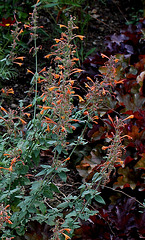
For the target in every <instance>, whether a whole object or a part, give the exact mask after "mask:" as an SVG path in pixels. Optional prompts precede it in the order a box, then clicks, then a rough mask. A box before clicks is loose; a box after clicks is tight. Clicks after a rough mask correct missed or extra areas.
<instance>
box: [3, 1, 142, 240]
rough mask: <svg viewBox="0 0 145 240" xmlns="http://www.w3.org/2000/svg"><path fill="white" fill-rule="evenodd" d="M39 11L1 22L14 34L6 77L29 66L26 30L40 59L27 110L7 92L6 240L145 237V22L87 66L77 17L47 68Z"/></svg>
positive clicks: (65, 27)
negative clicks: (23, 48)
mask: <svg viewBox="0 0 145 240" xmlns="http://www.w3.org/2000/svg"><path fill="white" fill-rule="evenodd" d="M49 4H51V3H49ZM55 4H56V6H58V2H57V1H56V3H55ZM76 5H77V4H76V3H74V4H72V6H75V7H76ZM39 6H40V2H39V1H37V3H36V4H34V6H33V12H32V13H31V14H30V17H29V21H27V23H25V24H24V26H23V27H22V25H21V24H22V23H20V22H18V21H17V18H16V17H15V18H14V19H12V18H11V19H10V18H9V19H8V18H7V19H6V18H5V19H3V21H2V23H1V27H7V26H8V27H9V26H12V27H13V28H12V40H11V48H10V51H8V55H7V56H6V57H4V56H3V54H4V53H3V52H2V59H1V64H2V66H1V69H2V71H1V76H2V77H3V80H6V79H9V78H11V77H13V75H12V71H11V69H12V68H13V67H14V66H16V65H15V64H17V65H18V66H21V67H23V66H24V65H25V58H26V56H20V55H18V50H17V47H18V45H19V41H21V34H22V35H23V33H24V32H25V33H27V34H30V37H29V42H30V43H31V48H30V49H29V54H32V56H33V62H34V65H33V69H31V66H29V67H28V68H27V76H32V78H31V82H30V88H29V90H28V91H27V95H26V98H25V99H24V100H20V101H19V105H18V106H17V109H11V108H10V107H9V106H8V104H6V106H5V99H7V98H8V97H9V98H10V99H11V95H14V94H15V92H14V90H13V88H5V87H3V88H1V106H0V129H1V134H0V156H1V160H0V234H1V239H7V240H8V239H19V237H20V238H21V239H55V240H59V239H62V240H63V239H73V240H75V239H87V240H89V239H114V240H117V239H139V238H144V237H145V230H144V229H145V221H144V220H145V211H144V206H145V205H144V191H145V182H144V177H145V164H144V162H145V160H144V157H145V149H144V139H145V136H144V128H145V125H144V111H145V93H144V76H145V72H144V65H145V62H144V54H145V53H144V52H145V48H144V26H145V20H144V19H142V20H140V22H139V23H138V25H136V26H134V25H129V26H128V27H126V28H125V29H123V30H122V31H121V33H120V34H118V35H115V34H113V35H111V36H108V37H107V38H106V51H105V52H103V53H100V52H98V53H97V54H96V55H94V56H90V57H88V58H87V59H86V60H85V61H83V63H82V66H80V67H78V66H79V58H78V51H77V46H76V42H77V41H76V39H80V41H83V40H84V38H85V36H83V35H82V34H79V29H78V27H77V25H76V18H75V17H72V16H70V17H69V20H68V23H65V24H64V23H62V24H59V27H60V29H61V31H60V32H61V33H60V37H57V38H55V39H54V44H53V45H52V47H51V52H49V53H47V54H45V55H44V56H43V57H44V59H43V61H45V62H46V63H47V64H46V65H45V66H44V62H43V64H42V65H43V67H42V66H41V64H39V51H41V45H39V33H40V32H41V31H40V29H42V26H40V24H39V18H38V9H39ZM47 7H50V5H49V6H47ZM6 25H7V26H6ZM32 43H33V44H32ZM23 62H24V64H23ZM7 66H10V67H12V68H9V67H7ZM34 66H35V67H34ZM14 69H15V67H14ZM5 70H7V71H8V70H10V71H8V73H10V74H5V72H6V71H5ZM3 71H5V72H3ZM8 102H9V101H8ZM26 103H28V104H26Z"/></svg>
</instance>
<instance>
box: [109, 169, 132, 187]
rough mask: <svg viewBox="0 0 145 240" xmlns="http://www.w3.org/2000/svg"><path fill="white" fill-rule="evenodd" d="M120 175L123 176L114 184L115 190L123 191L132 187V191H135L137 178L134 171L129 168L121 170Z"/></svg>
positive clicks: (119, 170)
mask: <svg viewBox="0 0 145 240" xmlns="http://www.w3.org/2000/svg"><path fill="white" fill-rule="evenodd" d="M118 174H120V175H121V176H119V177H118V178H117V182H115V183H114V185H113V187H114V188H118V187H120V188H121V189H123V188H125V187H130V188H131V189H135V187H136V176H135V173H134V172H133V170H132V169H130V168H129V167H125V168H119V169H118Z"/></svg>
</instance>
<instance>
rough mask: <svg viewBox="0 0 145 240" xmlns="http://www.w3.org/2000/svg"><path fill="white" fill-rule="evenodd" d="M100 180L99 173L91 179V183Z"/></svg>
mask: <svg viewBox="0 0 145 240" xmlns="http://www.w3.org/2000/svg"><path fill="white" fill-rule="evenodd" d="M101 178H102V175H100V173H98V172H96V173H95V174H94V176H93V178H92V182H95V181H96V182H98V181H99V180H100V179H101Z"/></svg>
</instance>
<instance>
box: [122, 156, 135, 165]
mask: <svg viewBox="0 0 145 240" xmlns="http://www.w3.org/2000/svg"><path fill="white" fill-rule="evenodd" d="M133 160H134V158H132V157H130V156H128V157H126V158H125V160H124V165H125V166H126V165H127V164H128V163H130V162H132V161H133Z"/></svg>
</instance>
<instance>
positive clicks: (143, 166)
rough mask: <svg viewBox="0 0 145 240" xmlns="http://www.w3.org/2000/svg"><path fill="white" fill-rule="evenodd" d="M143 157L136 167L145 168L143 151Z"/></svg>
mask: <svg viewBox="0 0 145 240" xmlns="http://www.w3.org/2000/svg"><path fill="white" fill-rule="evenodd" d="M141 156H142V158H141V159H140V160H139V161H138V162H137V163H136V164H135V166H134V167H135V168H137V169H144V170H145V153H142V155H141Z"/></svg>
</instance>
